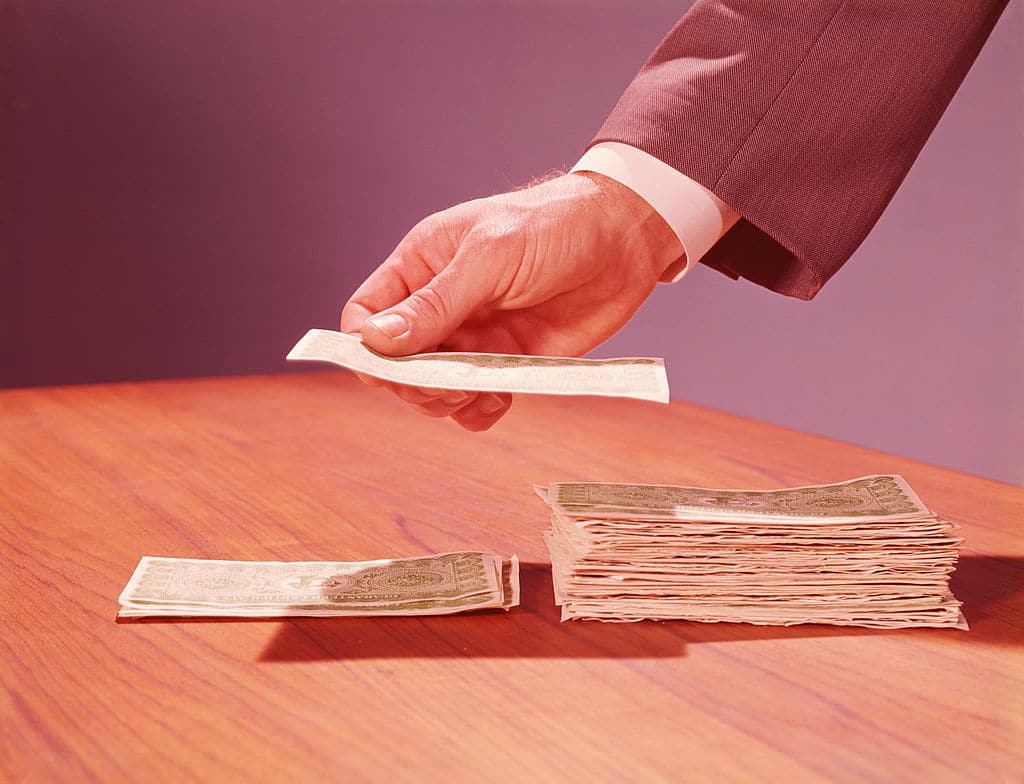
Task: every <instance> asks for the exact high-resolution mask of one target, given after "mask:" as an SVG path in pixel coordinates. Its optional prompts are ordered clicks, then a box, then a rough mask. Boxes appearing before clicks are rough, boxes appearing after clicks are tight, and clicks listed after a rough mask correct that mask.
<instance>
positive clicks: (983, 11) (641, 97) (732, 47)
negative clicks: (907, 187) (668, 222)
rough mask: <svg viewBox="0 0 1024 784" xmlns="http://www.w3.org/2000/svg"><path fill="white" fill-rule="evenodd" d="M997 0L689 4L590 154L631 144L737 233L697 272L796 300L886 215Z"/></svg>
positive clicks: (809, 293) (1002, 1)
mask: <svg viewBox="0 0 1024 784" xmlns="http://www.w3.org/2000/svg"><path fill="white" fill-rule="evenodd" d="M1005 5H1006V0H874V1H872V0H861V1H860V2H856V1H854V2H843V1H842V0H832V1H831V2H826V1H825V0H821V1H820V2H792V3H791V2H776V3H768V2H728V3H727V2H715V0H698V2H697V3H696V4H695V5H694V6H693V7H692V8H691V9H690V11H689V12H688V13H687V14H686V16H684V17H683V19H682V20H681V21H680V22H679V24H678V25H676V27H675V28H674V29H673V30H672V31H671V32H670V33H669V34H668V36H667V37H666V38H665V40H664V41H662V43H661V45H660V46H659V47H658V48H657V50H656V51H655V52H654V54H652V55H651V57H650V59H649V60H648V61H647V62H646V63H645V64H644V66H643V68H642V70H641V71H640V73H639V74H638V75H637V77H636V78H635V79H634V80H633V82H632V84H630V86H629V88H628V89H627V90H626V92H625V93H624V94H623V96H622V98H621V99H620V100H619V102H618V104H617V106H616V107H615V109H614V111H613V112H612V113H611V116H610V117H609V118H608V119H607V121H606V122H605V123H604V125H603V126H602V128H601V130H600V131H599V133H598V135H597V137H596V138H595V139H594V141H593V142H592V144H596V143H597V142H603V141H617V142H624V143H626V144H630V145H633V146H634V147H638V148H640V149H642V150H644V151H645V152H648V153H650V154H651V155H653V156H655V157H657V158H660V159H661V160H663V161H665V162H666V163H668V164H670V165H672V166H673V167H675V168H676V169H678V170H679V171H681V172H682V173H684V174H686V175H687V176H689V177H690V178H692V179H694V180H696V181H697V182H699V183H701V184H702V185H703V186H704V187H706V188H708V189H710V190H711V191H713V192H714V193H715V194H716V195H718V196H719V198H721V199H722V200H724V201H725V202H726V203H727V204H729V205H731V206H732V207H733V209H735V210H736V211H737V212H738V213H740V215H742V216H743V219H742V220H740V221H739V222H738V223H737V224H736V225H735V226H734V227H733V228H732V229H731V230H730V231H729V232H728V233H727V234H726V235H725V236H724V237H723V238H722V239H721V240H720V241H719V242H718V244H717V245H715V247H714V248H712V249H711V251H710V252H709V253H708V254H707V255H706V256H705V257H704V259H702V261H704V262H705V263H706V264H708V265H710V266H711V267H714V268H715V269H718V270H720V271H721V272H724V273H725V274H727V275H730V276H731V277H733V278H737V277H741V276H742V277H744V278H747V279H749V280H752V281H754V282H755V283H758V284H760V285H762V286H767V287H768V288H770V289H773V290H775V291H778V292H780V293H782V294H788V295H790V296H794V297H800V298H802V299H810V298H811V297H813V296H814V295H815V294H816V293H817V292H818V290H819V289H820V288H821V287H822V286H823V285H824V284H825V282H826V281H827V280H828V279H829V278H831V277H832V276H833V275H834V274H835V273H836V272H837V271H838V270H839V268H840V267H841V266H842V265H843V263H844V262H845V261H846V260H847V259H848V258H849V257H850V256H851V254H852V253H853V252H854V250H856V249H857V246H858V245H860V243H861V242H862V241H863V239H864V237H866V236H867V234H868V232H869V231H870V230H871V227H872V226H874V224H875V222H876V221H877V220H878V217H879V215H881V213H882V210H884V209H885V206H886V205H887V204H888V203H889V200H890V199H891V198H892V196H893V193H894V192H895V191H896V188H897V187H898V186H899V184H900V182H902V180H903V178H904V176H905V175H906V173H907V170H908V169H909V168H910V166H911V164H912V163H913V162H914V159H915V158H916V157H917V154H918V152H920V150H921V147H922V146H924V143H925V141H926V140H927V138H928V135H929V134H930V133H931V131H932V129H933V128H934V127H935V124H936V123H937V122H938V120H939V117H940V116H941V115H942V112H943V111H944V110H945V108H946V106H947V104H948V103H949V101H950V99H951V98H952V97H953V93H954V92H955V91H956V89H957V87H958V86H959V85H960V82H961V81H962V80H963V78H964V76H965V74H966V73H967V70H968V69H969V68H970V66H971V63H973V62H974V59H975V57H976V56H977V54H978V52H979V50H980V49H981V46H982V44H984V42H985V40H986V39H987V38H988V35H989V33H990V32H991V30H992V27H993V26H994V25H995V23H996V20H997V19H998V18H999V14H1000V13H1001V12H1002V9H1003V8H1004V7H1005Z"/></svg>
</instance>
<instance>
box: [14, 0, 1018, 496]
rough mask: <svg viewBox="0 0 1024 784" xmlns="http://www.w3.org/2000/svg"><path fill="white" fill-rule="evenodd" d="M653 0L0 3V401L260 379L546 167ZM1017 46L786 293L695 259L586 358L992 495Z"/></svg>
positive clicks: (619, 60) (655, 35) (993, 48)
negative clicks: (975, 478) (459, 218)
mask: <svg viewBox="0 0 1024 784" xmlns="http://www.w3.org/2000/svg"><path fill="white" fill-rule="evenodd" d="M584 5H585V9H584ZM685 5H686V3H670V2H664V1H663V0H658V1H657V2H654V1H653V0H652V1H651V2H646V3H631V2H625V1H623V2H587V3H585V4H584V3H583V2H571V3H570V2H540V1H539V0H538V1H537V2H527V1H526V0H523V1H522V2H511V3H510V2H506V3H496V2H494V3H479V2H473V0H466V2H444V1H441V0H439V1H438V2H429V3H427V2H419V1H408V2H401V1H397V0H394V1H388V2H381V1H380V0H358V1H353V2H337V1H336V0H330V1H325V0H300V1H298V2H293V1H292V0H280V1H278V2H269V1H267V0H206V2H202V3H185V2H175V3H165V2H158V1H157V0H107V1H101V0H73V1H69V2H56V1H47V0H38V1H36V2H31V1H29V0H15V2H13V3H12V2H10V0H8V1H7V2H6V4H5V3H4V2H0V48H2V51H0V80H2V81H0V101H3V104H4V105H3V106H0V109H2V113H0V123H2V124H0V143H5V144H6V150H5V151H6V153H8V155H7V156H6V160H5V161H4V169H3V170H0V173H2V174H4V176H5V180H4V182H3V190H2V191H0V218H3V219H4V223H3V236H2V237H0V243H2V244H0V253H3V257H2V258H0V262H2V268H0V273H2V277H0V328H2V329H0V374H2V375H0V384H2V385H7V386H11V385H35V384H61V383H79V382H92V381H104V380H117V379H139V378H157V377H171V376H192V375H209V374H225V373H248V372H263V371H276V370H282V369H284V363H283V360H282V357H283V356H284V354H285V352H286V350H287V348H288V347H289V346H290V345H291V343H292V342H293V341H294V340H295V339H296V338H297V336H299V335H300V334H301V333H302V332H303V331H304V330H305V329H306V328H307V327H310V326H324V327H334V326H336V324H337V317H338V313H339V311H340V308H341V305H342V304H343V303H344V301H345V300H346V298H347V297H348V295H349V293H350V292H351V291H352V289H353V288H354V287H355V286H356V285H357V284H358V283H359V282H360V281H361V280H362V279H363V278H364V277H365V276H366V275H367V274H368V273H369V271H370V270H371V269H372V268H373V267H375V266H376V264H377V263H379V261H380V260H381V259H382V258H383V257H384V256H385V255H386V254H387V252H388V251H389V250H390V249H391V248H392V247H393V246H394V244H395V243H396V242H397V241H398V240H399V239H400V238H401V236H402V234H404V232H405V231H406V230H407V229H408V228H409V227H410V226H411V225H412V224H413V223H415V222H416V221H417V220H419V219H420V218H421V217H423V216H424V215H426V214H427V213H429V212H432V211H434V210H437V209H440V208H443V207H445V206H448V205H450V204H453V203H456V202H458V201H461V200H464V199H467V198H470V197H475V196H479V195H484V194H488V193H492V192H495V191H497V190H502V189H504V188H506V187H508V186H510V185H514V184H518V183H521V182H523V181H525V180H528V179H530V178H531V177H533V176H535V175H537V174H539V173H543V172H545V171H547V170H549V169H552V168H555V167H560V166H565V165H568V164H571V163H572V162H573V161H574V159H575V157H576V156H577V155H578V153H579V151H580V150H581V148H582V147H583V145H584V144H585V143H586V142H587V141H588V140H589V138H590V136H591V135H592V134H593V132H594V131H595V130H596V128H597V127H598V125H599V124H600V122H601V120H602V119H603V117H604V115H605V113H606V112H607V111H608V109H609V108H610V107H611V105H612V104H613V102H614V101H615V99H616V98H617V97H618V94H619V93H620V91H621V90H622V88H623V87H624V86H625V85H626V83H627V82H628V81H629V79H630V78H631V77H632V75H633V73H634V72H635V70H636V69H637V67H638V66H639V64H640V63H641V62H642V61H643V59H644V57H645V56H646V55H647V53H648V52H649V51H650V50H651V49H652V48H653V46H654V45H655V44H656V43H657V41H658V40H659V39H660V38H661V36H662V35H663V34H664V33H665V32H666V31H667V29H668V28H669V27H670V26H671V24H672V23H674V21H675V20H676V19H677V18H678V16H679V15H680V14H681V13H682V8H683V7H685ZM1022 40H1024V13H1022V9H1021V4H1020V2H1017V3H1013V4H1011V7H1010V8H1009V9H1008V10H1007V12H1006V13H1005V14H1004V16H1003V19H1002V20H1001V21H1000V23H999V25H998V26H997V27H996V30H995V32H994V34H993V36H992V38H991V39H990V41H989V43H988V45H987V46H986V48H985V50H984V51H983V52H982V55H981V57H980V59H979V60H978V62H977V63H976V64H975V67H974V69H973V70H972V72H971V73H970V75H969V76H968V78H967V80H966V82H965V83H964V85H963V86H962V87H961V89H960V91H959V93H958V94H957V96H956V98H955V99H954V102H953V104H952V106H951V107H950V109H949V110H948V111H947V113H946V116H945V117H944V118H943V120H942V122H941V123H940V124H939V127H938V129H937V130H936V132H935V134H934V135H933V137H932V139H931V140H930V141H929V143H928V145H927V147H926V148H925V150H924V152H923V153H922V155H921V157H920V159H919V161H918V163H917V165H916V166H915V168H914V169H913V170H912V172H911V174H910V176H909V178H908V179H907V181H906V182H905V184H904V186H903V188H902V189H901V190H900V192H899V193H898V195H897V197H896V199H895V201H894V202H893V203H892V205H891V206H890V208H889V210H888V211H887V212H886V214H885V216H884V217H883V219H882V221H881V222H880V223H879V225H878V226H877V228H876V229H875V231H874V232H873V233H872V235H871V236H870V237H869V239H868V240H867V242H866V243H865V244H864V245H863V246H862V248H861V249H860V250H859V251H858V253H857V254H856V257H855V259H854V260H853V261H851V262H850V264H849V265H848V266H847V267H846V268H845V269H844V270H843V271H842V272H841V273H840V274H839V275H838V276H837V278H836V279H835V280H833V281H832V283H830V284H829V286H827V287H826V288H825V290H824V291H823V292H822V293H821V294H820V295H819V296H818V298H817V299H816V300H815V301H813V302H812V303H809V304H806V303H800V302H797V301H793V300H787V299H785V298H782V297H779V296H777V295H773V294H770V293H768V292H766V291H763V290H760V289H757V288H756V287H754V286H752V285H750V284H746V283H734V282H732V281H729V280H727V279H726V278H724V277H722V276H719V275H718V274H716V273H714V272H711V271H709V270H706V269H702V268H699V269H697V270H696V271H695V272H694V273H693V274H692V275H691V276H690V277H689V278H688V279H687V280H686V281H685V282H684V283H681V284H680V285H677V286H673V287H661V288H660V289H659V290H658V291H657V292H656V294H655V296H654V297H653V298H652V300H651V301H650V302H649V303H648V304H647V305H646V306H645V307H644V309H643V310H642V311H641V313H640V314H639V315H638V317H637V318H636V319H635V320H634V322H633V323H631V324H630V325H629V326H628V327H627V328H626V330H624V331H623V332H622V333H621V334H620V335H619V336H617V337H616V338H615V339H613V340H612V341H611V342H610V343H608V344H606V345H605V346H603V347H602V348H601V349H600V350H599V351H598V352H596V353H598V354H599V355H614V354H645V355H663V356H665V357H666V360H667V363H668V366H669V369H670V375H671V381H672V388H673V394H674V396H675V397H677V398H679V399H683V400H689V401H693V402H697V403H702V404H706V405H710V406H714V407H718V408H723V409H726V410H730V411H735V412H738V413H742V414H746V415H750V416H754V417H757V418H761V419H766V420H769V421H773V422H779V423H782V424H786V425H789V426H792V427H796V428H799V429H803V430H808V431H813V432H818V433H823V434H826V435H830V436H833V437H837V438H841V439H844V440H848V441H852V442H856V443H860V444H866V445H869V446H874V447H878V448H881V449H885V450H888V451H892V452H896V453H899V454H905V455H910V456H913V457H917V458H919V459H923V460H926V461H929V462H933V463H938V464H941V465H946V466H951V467H954V468H959V469H962V470H965V471H969V472H972V473H977V474H981V475H984V476H990V477H993V478H998V479H1002V480H1005V481H1012V482H1017V483H1022V482H1024V446H1022V445H1024V410H1022V402H1021V401H1022V397H1024V396H1022V395H1021V392H1020V390H1022V389H1024V347H1022V343H1024V328H1022V322H1024V258H1022V257H1024V253H1022V250H1024V229H1022V225H1021V216H1022V215H1024V161H1022V155H1024V153H1022V147H1021V139H1022V137H1024V119H1022V118H1024V98H1022V78H1021V74H1022V73H1024V47H1021V45H1020V44H1021V41H1022ZM12 140H13V144H11V142H12ZM12 152H13V154H10V153H12ZM512 416H514V413H513V414H512ZM439 426H444V425H441V424H439Z"/></svg>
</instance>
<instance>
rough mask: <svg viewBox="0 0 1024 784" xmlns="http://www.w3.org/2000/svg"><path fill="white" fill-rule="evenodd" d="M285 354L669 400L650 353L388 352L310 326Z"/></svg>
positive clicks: (459, 380) (484, 383) (417, 377)
mask: <svg viewBox="0 0 1024 784" xmlns="http://www.w3.org/2000/svg"><path fill="white" fill-rule="evenodd" d="M287 358H288V359H290V360H299V361H309V362H330V363H332V364H335V365H340V366H341V367H344V368H348V369H349V370H354V371H356V372H358V373H363V374H365V375H368V376H373V377H374V378H379V379H382V380H384V381H391V382H394V383H397V384H407V385H410V386H417V387H426V388H428V389H457V390H466V391H471V392H512V393H517V394H537V395H597V396H600V397H627V398H637V399H639V400H652V401H655V402H658V403H667V402H669V390H668V378H667V376H666V375H665V363H664V361H663V360H661V359H654V358H638V357H632V358H624V359H576V358H572V357H534V356H523V355H517V354H478V353H470V352H448V353H442V352H438V353H433V354H414V355H412V356H408V357H386V356H383V355H382V354H378V353H376V352H374V351H372V350H371V349H369V348H367V347H366V346H365V345H364V344H363V342H362V341H361V340H360V339H359V338H358V337H356V336H354V335H347V334H345V333H342V332H332V331H330V330H326V329H311V330H309V332H307V333H306V334H305V335H304V336H303V337H302V338H301V339H300V340H299V342H298V343H296V344H295V347H294V348H292V350H291V351H289V352H288V357H287Z"/></svg>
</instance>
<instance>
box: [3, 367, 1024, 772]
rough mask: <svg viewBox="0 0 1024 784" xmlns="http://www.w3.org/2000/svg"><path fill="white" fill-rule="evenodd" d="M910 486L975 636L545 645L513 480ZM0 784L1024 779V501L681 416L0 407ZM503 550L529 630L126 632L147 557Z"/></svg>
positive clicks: (375, 403)
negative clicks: (945, 525)
mask: <svg viewBox="0 0 1024 784" xmlns="http://www.w3.org/2000/svg"><path fill="white" fill-rule="evenodd" d="M881 472H898V473H901V474H903V475H904V476H905V477H906V478H907V480H908V481H909V482H910V483H911V485H912V486H913V487H914V488H915V489H916V490H917V491H918V492H919V493H920V495H921V496H922V497H923V498H924V499H925V501H926V503H928V504H929V505H930V506H932V507H933V508H934V509H936V510H938V511H940V512H941V513H943V514H945V515H946V516H948V517H949V518H951V519H953V520H955V521H957V522H959V523H961V524H962V525H963V532H964V534H965V535H966V536H967V547H966V549H965V550H964V554H963V556H962V558H961V561H960V569H959V570H958V571H957V573H956V574H955V575H954V579H953V590H954V592H955V593H956V595H957V596H958V597H959V598H960V599H962V600H963V602H964V610H965V613H966V615H967V618H968V619H969V621H970V623H971V630H970V631H969V632H961V631H956V630H902V631H891V632H884V631H870V630H863V629H848V628H830V627H821V626H808V627H794V628H788V629H787V628H767V627H755V626H745V625H740V624H735V625H726V624H699V623H682V622H675V623H640V624H621V625H620V624H598V623H580V622H576V623H566V624H563V623H560V622H559V613H558V610H557V609H556V607H555V606H554V603H553V600H552V594H551V577H550V571H549V566H548V559H547V554H546V551H545V549H544V547H543V544H542V541H541V531H542V530H543V529H544V528H545V527H546V525H547V515H546V514H545V508H544V507H543V505H542V504H541V503H540V502H539V501H538V500H537V499H535V498H533V497H532V496H531V491H530V484H531V482H545V483H546V482H551V481H559V480H611V481H636V482H666V483H676V484H691V485H705V486H712V487H749V488H772V487H779V486H787V485H803V484H811V483H821V482H832V481H838V480H842V479H847V478H851V477H855V476H861V475H864V474H869V473H881ZM0 530H2V541H3V562H2V566H3V571H2V586H0V588H2V598H0V608H2V623H3V642H2V651H3V653H2V660H0V679H2V682H3V687H4V688H3V698H2V700H3V701H2V704H0V708H2V716H3V725H4V726H3V733H2V734H3V737H2V740H0V744H2V746H0V752H2V753H0V780H2V781H5V782H7V781H10V782H19V781H32V782H35V781H39V782H43V781H46V782H50V781H62V782H63V781H68V782H77V781H92V780H97V781H137V782H153V781H216V782H228V781H274V782H278V781H280V782H284V781H336V782H351V781H382V782H389V784H390V783H392V782H403V781H444V782H450V781H456V782H461V781H473V782H475V781H487V782H513V781H515V782H520V781H526V782H549V781H550V782H554V781H568V782H577V781H579V782H595V781H610V782H656V781H666V782H669V781H670V782H680V781H686V782H702V781H707V782H716V784H717V783H718V782H732V781H756V782H800V781H837V782H847V781H849V782H862V781H886V782H944V781H965V782H979V783H980V782H986V783H988V782H1010V781H1014V782H1016V781H1022V780H1024V721H1022V713H1024V711H1022V707H1024V700H1022V695H1024V663H1022V647H1024V635H1022V629H1024V613H1022V610H1024V602H1022V591H1024V539H1022V536H1021V532H1022V530H1024V489H1021V488H1017V487H1012V486H1009V485H1003V484H999V483H996V482H991V481H986V480H983V479H978V478H975V477H971V476H966V475H964V474H959V473H955V472H952V471H947V470H944V469H940V468H935V467H932V466H928V465H924V464H922V463H918V462H914V461H911V460H906V459H900V458H896V457H891V456H889V455H885V454H881V453H879V452H874V451H870V450H867V449H861V448H858V447H853V446H848V445H845V444H841V443H837V442H835V441H830V440H827V439H824V438H819V437H815V436H809V435H805V434H801V433H796V432H792V431H789V430H785V429H782V428H779V427H774V426H770V425H766V424H762V423H758V422H754V421H751V420H748V419H742V418H740V417H737V416H732V415H728V414H724V413H720V412H717V411H713V410H709V409H705V408H699V407H697V406H692V405H686V404H683V403H673V404H672V405H671V406H659V405H656V404H650V403H638V402H628V401H615V400H600V399H573V398H561V399H556V398H549V399H537V398H535V399H530V398H520V399H518V400H517V401H516V402H515V404H514V405H513V408H512V411H511V413H510V414H509V415H508V416H507V417H506V418H505V419H504V420H503V421H502V422H501V423H500V424H499V425H498V426H497V427H496V428H495V429H494V430H493V431H491V432H488V433H483V434H474V433H468V432H465V431H463V430H461V429H460V428H458V427H457V426H455V425H454V424H453V423H451V422H450V421H447V420H432V419H428V418H426V417H422V416H420V415H419V414H416V413H414V412H412V411H410V410H407V408H406V407H405V406H404V405H402V404H400V403H398V402H397V401H395V400H394V399H393V398H392V397H391V396H390V395H388V394H386V393H383V392H380V391H379V390H370V389H367V388H364V387H362V386H361V385H360V384H358V383H357V382H356V381H355V380H354V379H353V378H352V377H351V376H349V375H347V374H344V373H308V374H301V375H299V374H297V375H285V376H271V377H257V378H233V379H212V380H198V381H170V382H158V383H145V384H120V385H107V386H85V387H66V388H54V389H34V390H10V391H6V392H2V393H0ZM457 549H489V550H493V551H495V552H501V553H506V554H508V553H518V554H519V556H520V558H521V559H522V561H523V572H522V583H523V604H522V606H521V607H519V608H518V609H516V610H514V611H512V612H511V613H508V614H505V613H485V614H477V615H466V616H449V617H434V618H387V619H315V618H314V619H296V620H268V621H223V620H202V621H199V620H195V621H143V622H138V621H136V622H120V623H119V622H116V621H115V613H116V611H117V601H116V599H117V596H118V594H119V593H120V591H121V589H122V587H123V586H124V584H125V582H126V581H127V579H128V576H129V575H130V574H131V572H132V570H133V569H134V567H135V564H136V563H137V561H138V559H139V557H140V556H141V555H144V554H148V555H165V556H191V557H199V558H227V559H248V560H362V559H369V558H377V557H388V556H410V555H418V554H424V553H432V552H439V551H445V550H457Z"/></svg>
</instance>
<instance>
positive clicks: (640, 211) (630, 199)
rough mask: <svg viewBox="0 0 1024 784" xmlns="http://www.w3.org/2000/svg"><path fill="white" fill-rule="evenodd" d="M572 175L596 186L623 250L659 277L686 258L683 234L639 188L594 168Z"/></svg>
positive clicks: (601, 204) (600, 202) (599, 199)
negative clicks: (655, 207)
mask: <svg viewBox="0 0 1024 784" xmlns="http://www.w3.org/2000/svg"><path fill="white" fill-rule="evenodd" d="M566 176H568V177H583V178H586V179H587V180H589V181H590V182H591V183H593V185H594V186H595V187H596V194H597V198H596V201H597V204H598V206H599V208H600V209H601V211H602V212H603V213H604V216H605V219H606V221H607V223H608V224H609V226H610V227H611V230H612V231H613V232H614V234H615V236H616V238H617V239H618V240H619V241H620V242H621V246H622V250H623V252H624V253H625V254H627V255H628V256H629V257H631V258H633V259H636V260H637V261H639V262H642V263H644V264H645V265H646V266H647V267H648V268H649V270H650V272H651V274H652V275H653V276H654V278H655V280H658V279H660V278H661V277H662V275H663V274H664V272H665V270H667V269H668V268H669V267H671V266H673V265H674V264H677V263H678V262H679V261H680V259H683V258H685V256H686V252H685V251H684V249H683V244H682V242H680V240H679V236H678V235H677V234H676V233H675V231H674V230H673V229H672V227H671V226H670V225H669V224H668V222H667V221H666V220H665V219H664V218H663V217H662V215H661V213H659V212H658V211H657V210H655V209H654V207H652V206H651V205H650V203H649V202H648V201H647V200H646V199H644V198H643V197H642V196H640V195H639V194H638V193H636V191H634V190H632V189H631V188H628V187H627V186H625V185H623V184H622V183H620V182H619V181H618V180H615V179H613V178H611V177H607V176H605V175H604V174H599V173H597V172H591V171H574V172H571V173H570V174H568V175H566Z"/></svg>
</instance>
